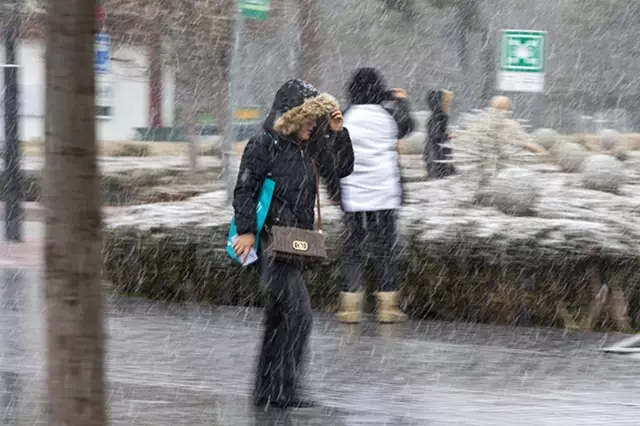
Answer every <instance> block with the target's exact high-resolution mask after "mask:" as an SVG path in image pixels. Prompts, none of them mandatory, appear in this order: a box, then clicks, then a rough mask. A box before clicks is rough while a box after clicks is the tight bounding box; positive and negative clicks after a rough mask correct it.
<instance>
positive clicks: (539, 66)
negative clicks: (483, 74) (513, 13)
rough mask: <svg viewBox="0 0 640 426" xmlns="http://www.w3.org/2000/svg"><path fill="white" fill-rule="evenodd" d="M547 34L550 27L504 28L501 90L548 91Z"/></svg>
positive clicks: (498, 86) (498, 81)
mask: <svg viewBox="0 0 640 426" xmlns="http://www.w3.org/2000/svg"><path fill="white" fill-rule="evenodd" d="M546 36H547V32H546V31H528V30H501V31H500V69H499V70H498V78H497V89H498V90H500V91H503V92H529V93H540V92H544V79H545V61H546Z"/></svg>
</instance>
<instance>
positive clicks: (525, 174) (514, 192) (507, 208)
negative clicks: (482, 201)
mask: <svg viewBox="0 0 640 426" xmlns="http://www.w3.org/2000/svg"><path fill="white" fill-rule="evenodd" d="M489 194H490V197H489V198H490V200H491V204H492V205H493V206H494V207H496V208H497V209H498V210H500V211H501V212H503V213H506V214H509V215H513V216H526V215H530V214H531V213H532V212H533V211H534V210H535V205H536V203H537V201H538V198H539V196H540V188H539V186H538V179H537V177H536V173H535V172H533V171H531V170H527V169H523V168H520V167H510V168H508V169H504V170H502V171H500V172H499V173H498V174H497V175H496V177H494V178H493V180H492V182H491V185H490V188H489Z"/></svg>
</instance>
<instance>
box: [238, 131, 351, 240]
mask: <svg viewBox="0 0 640 426" xmlns="http://www.w3.org/2000/svg"><path fill="white" fill-rule="evenodd" d="M327 136H329V137H327V138H324V142H325V145H324V146H323V147H320V146H319V145H320V142H316V141H312V142H309V145H308V146H304V145H300V144H298V143H297V142H295V141H293V140H291V139H289V138H285V137H283V136H279V135H277V134H274V133H271V132H267V131H265V132H264V133H262V134H260V135H258V136H255V137H254V138H252V139H251V140H249V142H248V143H247V146H246V148H245V150H244V154H243V155H242V161H241V163H240V171H239V175H238V183H237V185H236V188H235V192H234V200H233V208H234V210H235V219H236V227H237V230H238V234H240V235H242V234H245V233H255V232H256V200H257V198H258V195H259V193H260V188H261V187H262V183H263V182H264V180H265V178H267V177H269V178H271V179H273V180H274V181H275V183H276V185H275V192H274V198H273V200H272V202H271V208H270V209H269V214H268V216H267V226H270V225H279V226H292V227H296V228H302V229H313V224H314V217H315V204H316V180H315V179H316V178H315V173H314V170H313V163H312V160H314V161H315V164H316V167H317V169H318V173H319V175H320V177H323V178H324V179H325V180H326V181H327V183H328V186H329V187H330V188H331V187H334V188H335V184H331V183H332V182H333V181H335V179H336V178H337V179H341V178H343V177H346V176H349V175H350V174H351V172H352V171H353V148H352V147H351V140H350V139H349V132H348V131H347V129H343V130H342V131H341V132H340V133H339V134H337V135H327ZM338 185H339V183H338ZM330 196H332V198H335V194H330Z"/></svg>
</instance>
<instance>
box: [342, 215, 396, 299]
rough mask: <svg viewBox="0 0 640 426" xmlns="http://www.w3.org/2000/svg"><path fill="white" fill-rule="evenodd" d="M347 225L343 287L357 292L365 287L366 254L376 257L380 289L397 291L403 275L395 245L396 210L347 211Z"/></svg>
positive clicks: (348, 290)
mask: <svg viewBox="0 0 640 426" xmlns="http://www.w3.org/2000/svg"><path fill="white" fill-rule="evenodd" d="M344 225H345V238H344V284H343V286H342V291H347V292H356V291H358V290H360V289H361V288H362V286H363V279H362V274H363V270H364V266H365V265H364V263H365V254H367V255H369V256H371V257H372V258H373V260H374V263H375V272H376V281H377V286H378V291H397V290H398V288H399V278H400V277H399V274H398V256H397V247H396V239H397V234H396V211H395V210H377V211H370V212H347V213H345V215H344ZM367 239H369V241H367Z"/></svg>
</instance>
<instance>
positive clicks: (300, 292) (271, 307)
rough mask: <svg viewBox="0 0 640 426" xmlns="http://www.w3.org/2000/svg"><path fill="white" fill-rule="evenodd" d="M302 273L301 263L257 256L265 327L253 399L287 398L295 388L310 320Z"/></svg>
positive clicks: (309, 306)
mask: <svg viewBox="0 0 640 426" xmlns="http://www.w3.org/2000/svg"><path fill="white" fill-rule="evenodd" d="M303 273H304V266H303V265H302V264H297V263H284V262H278V261H274V260H272V259H269V258H268V257H266V256H264V255H263V256H261V259H260V281H261V284H262V285H263V287H264V294H265V313H264V323H265V330H264V336H263V339H262V347H261V350H260V355H259V358H258V366H257V371H256V376H257V377H256V383H255V390H254V398H255V399H256V400H271V401H276V400H277V401H287V400H289V399H291V398H293V397H294V396H295V394H296V392H297V390H298V387H299V386H298V385H299V378H300V376H301V372H302V363H303V357H304V353H305V349H306V347H307V342H308V340H309V335H310V334H311V326H312V322H313V316H312V312H311V303H310V301H309V293H308V291H307V287H306V282H305V279H304V276H303Z"/></svg>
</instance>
